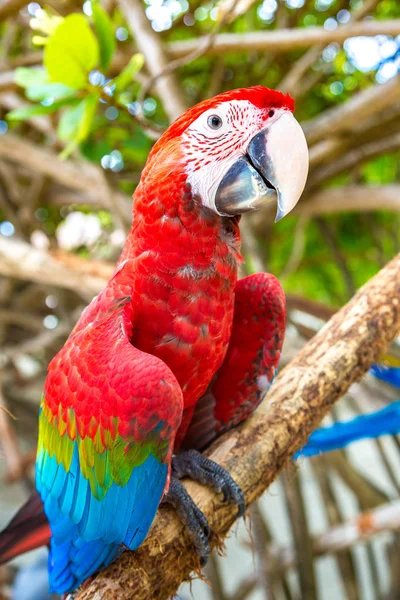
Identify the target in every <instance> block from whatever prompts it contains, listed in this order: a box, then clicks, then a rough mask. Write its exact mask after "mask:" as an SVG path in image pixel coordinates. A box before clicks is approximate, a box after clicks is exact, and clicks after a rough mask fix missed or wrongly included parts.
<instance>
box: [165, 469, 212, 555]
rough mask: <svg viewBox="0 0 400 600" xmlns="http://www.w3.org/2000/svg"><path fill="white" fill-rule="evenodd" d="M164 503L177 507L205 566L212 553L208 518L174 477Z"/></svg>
mask: <svg viewBox="0 0 400 600" xmlns="http://www.w3.org/2000/svg"><path fill="white" fill-rule="evenodd" d="M163 502H165V503H167V504H172V505H173V506H174V507H175V509H176V511H177V513H178V515H179V517H180V519H181V521H182V522H183V523H184V524H185V525H186V527H187V528H188V530H189V533H190V535H191V537H192V540H193V543H194V546H195V548H196V552H197V554H198V555H199V557H200V564H201V566H204V564H206V562H207V559H208V555H209V554H210V552H211V548H210V544H209V543H208V538H209V536H210V533H211V531H210V528H209V526H208V521H207V518H206V517H205V515H204V514H203V513H202V512H201V510H200V509H199V508H198V507H197V506H196V505H195V503H194V502H193V500H192V499H191V497H190V496H189V494H188V493H187V491H186V488H185V487H184V485H183V484H182V483H181V482H180V481H179V479H177V478H176V477H174V476H172V477H171V484H170V487H169V491H168V494H167V495H166V496H165V497H164V499H163ZM204 561H205V562H204Z"/></svg>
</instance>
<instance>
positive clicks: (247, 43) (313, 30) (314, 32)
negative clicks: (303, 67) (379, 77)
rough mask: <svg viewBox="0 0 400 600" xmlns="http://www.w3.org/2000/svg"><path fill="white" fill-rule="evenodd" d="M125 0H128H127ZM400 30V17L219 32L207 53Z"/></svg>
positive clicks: (189, 46) (288, 47)
mask: <svg viewBox="0 0 400 600" xmlns="http://www.w3.org/2000/svg"><path fill="white" fill-rule="evenodd" d="M124 1H126V0H124ZM399 33H400V19H393V20H390V21H389V20H388V21H362V22H361V23H354V24H353V25H349V26H348V27H338V28H337V29H335V31H326V29H324V28H323V27H305V28H298V29H294V28H293V29H279V30H274V31H251V32H248V33H220V34H219V35H218V36H217V37H216V38H215V41H214V44H213V46H212V47H210V48H208V49H207V53H208V54H225V52H232V51H235V50H236V51H241V52H242V51H243V50H274V51H276V52H280V53H282V52H289V51H292V50H295V49H296V48H309V47H310V46H315V45H319V44H323V45H327V44H330V43H331V42H338V43H342V42H344V41H345V40H347V38H349V37H354V36H359V35H366V36H369V35H371V36H372V35H380V34H384V35H393V36H396V35H398V34H399ZM202 44H205V38H204V37H198V38H193V39H190V40H181V41H179V42H171V43H169V44H167V45H166V50H167V51H168V54H169V55H170V56H172V57H173V58H176V57H179V56H184V55H185V54H189V52H193V50H195V49H196V48H198V47H199V45H202Z"/></svg>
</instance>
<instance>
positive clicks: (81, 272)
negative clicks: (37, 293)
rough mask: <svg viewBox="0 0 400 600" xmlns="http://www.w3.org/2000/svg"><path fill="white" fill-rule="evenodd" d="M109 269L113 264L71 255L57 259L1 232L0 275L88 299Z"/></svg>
mask: <svg viewBox="0 0 400 600" xmlns="http://www.w3.org/2000/svg"><path fill="white" fill-rule="evenodd" d="M96 269H97V271H96ZM112 270H113V267H112V265H107V264H105V263H100V262H99V263H98V264H97V263H93V262H88V261H85V260H82V259H79V258H78V257H77V256H73V255H71V257H70V258H69V260H66V259H65V258H64V260H62V259H61V260H60V258H58V259H57V258H54V257H53V256H52V255H51V254H48V253H47V252H43V251H41V250H37V249H36V248H34V247H33V246H30V245H29V244H27V243H26V242H22V241H19V240H10V239H7V238H4V237H3V236H0V275H5V276H6V277H15V278H17V279H24V280H28V281H35V282H36V283H42V284H46V285H54V286H57V287H62V288H66V289H69V290H73V291H74V292H76V293H77V294H79V295H80V296H82V297H83V298H84V299H85V300H91V299H92V298H93V296H94V295H95V294H98V292H99V291H100V290H101V289H102V288H103V287H104V285H105V283H106V281H107V279H108V277H109V276H110V275H111V273H112Z"/></svg>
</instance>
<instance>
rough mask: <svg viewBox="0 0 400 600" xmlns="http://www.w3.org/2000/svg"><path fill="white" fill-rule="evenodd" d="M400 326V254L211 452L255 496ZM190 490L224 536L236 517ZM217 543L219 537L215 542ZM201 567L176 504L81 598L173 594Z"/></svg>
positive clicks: (157, 598)
mask: <svg viewBox="0 0 400 600" xmlns="http://www.w3.org/2000/svg"><path fill="white" fill-rule="evenodd" d="M399 329H400V255H398V256H397V257H396V258H395V259H393V260H392V261H391V262H390V263H389V264H388V265H387V266H386V267H385V268H384V269H382V271H380V273H378V275H376V277H374V278H373V279H372V280H371V281H370V282H369V283H368V284H367V285H365V286H364V287H363V288H362V289H361V290H360V291H359V292H358V293H357V294H356V296H354V298H353V299H352V300H351V301H350V302H349V303H348V304H347V305H346V306H345V307H344V308H343V309H342V310H340V311H339V312H338V313H337V314H336V315H335V316H334V317H333V318H332V319H331V320H330V321H329V322H328V323H327V325H325V327H323V329H322V330H321V331H320V332H319V333H318V334H317V335H316V336H315V337H314V338H313V339H312V340H310V341H309V342H308V344H307V345H306V346H305V347H304V348H303V349H302V350H301V351H300V353H299V354H298V355H297V356H296V358H294V360H293V361H292V362H291V363H290V364H289V365H288V366H287V367H286V368H285V369H284V370H283V371H282V372H281V373H280V374H279V375H278V377H277V379H276V381H275V383H274V386H273V388H272V389H271V391H270V393H269V395H268V399H267V401H264V402H263V403H262V404H261V406H260V407H259V408H258V410H257V412H256V414H255V415H254V417H252V418H251V419H249V420H248V421H247V422H246V423H244V424H243V425H242V426H240V427H238V428H237V429H235V430H233V431H231V432H230V433H228V434H227V435H225V436H223V437H222V438H221V439H220V440H219V441H217V442H216V443H215V444H213V446H212V448H211V449H210V451H208V452H207V454H208V455H210V456H211V457H212V458H213V459H214V460H216V461H218V463H220V464H221V465H222V466H223V467H225V468H227V469H228V470H229V471H230V473H231V475H232V476H233V478H234V479H235V481H236V482H237V483H238V484H239V485H240V486H241V487H242V489H243V492H244V494H245V497H246V502H247V504H250V503H252V502H254V500H256V499H257V498H258V497H259V496H260V495H261V494H262V493H263V492H264V491H265V489H266V488H267V487H268V485H269V484H270V483H271V482H272V480H273V479H274V478H275V477H276V476H277V474H278V473H279V472H280V470H281V469H282V468H283V466H284V465H285V464H286V463H287V461H288V460H289V459H290V458H291V457H292V456H293V454H294V453H295V451H296V450H298V449H299V448H301V447H302V445H303V444H304V442H305V441H306V439H307V437H308V435H309V434H310V433H311V431H312V430H313V429H314V428H315V427H316V426H317V425H318V423H319V422H320V421H321V419H322V417H323V416H324V415H325V414H326V413H327V412H328V411H329V410H330V408H331V406H332V404H333V403H334V402H335V401H336V400H337V399H338V398H340V397H341V396H342V395H343V394H344V393H345V392H346V390H347V389H348V388H349V386H350V384H351V383H352V382H354V381H356V380H358V379H360V378H361V376H362V375H363V374H364V373H365V372H366V371H367V369H368V368H369V366H370V365H371V363H372V362H374V361H375V360H376V359H377V357H378V356H379V355H380V353H381V352H382V351H383V350H384V349H385V348H386V347H387V345H388V343H389V342H390V341H391V340H392V339H393V338H394V337H395V335H396V334H397V332H398V331H399ZM187 488H188V491H189V493H190V494H191V495H192V497H193V499H194V501H195V502H196V504H198V505H199V507H200V508H201V510H203V511H204V513H205V514H206V516H207V518H208V520H209V524H210V526H211V528H212V530H213V531H214V532H215V534H216V536H218V537H219V538H220V537H222V536H224V535H226V533H227V532H228V530H229V528H230V527H231V525H232V523H233V522H234V520H235V518H236V512H237V509H236V507H233V506H231V505H227V504H226V503H224V502H223V501H222V499H221V498H219V497H217V496H216V495H215V494H213V493H212V492H211V491H210V490H209V489H207V488H204V487H202V486H200V485H198V484H196V483H194V482H189V483H188V484H187ZM213 545H214V546H215V545H216V539H214V540H213ZM196 568H198V559H197V558H196V556H195V553H194V549H193V545H192V543H191V541H190V538H189V537H188V535H187V533H186V531H185V529H184V527H183V525H182V524H181V523H180V522H179V520H178V518H177V516H176V515H175V513H174V511H173V510H172V509H169V508H168V507H163V508H161V509H160V510H159V511H158V515H157V518H156V520H155V522H154V524H153V526H152V530H151V533H150V535H149V537H148V538H147V540H146V541H145V543H144V544H143V545H142V546H141V547H140V548H139V549H138V550H137V551H136V552H125V553H124V554H123V555H122V556H121V557H120V559H119V560H118V561H117V562H116V563H114V564H113V565H111V566H110V567H109V568H108V569H106V570H105V571H104V572H103V573H100V574H99V575H98V576H97V577H96V578H95V579H94V580H93V582H91V583H90V584H89V585H88V586H87V587H85V589H84V590H81V591H80V592H78V594H77V596H76V600H93V599H94V598H96V600H100V599H101V600H111V599H112V598H116V597H118V598H119V599H120V600H128V599H130V598H132V597H133V594H134V597H135V599H136V600H145V599H146V600H147V599H148V598H152V599H153V600H167V598H169V597H170V596H171V595H173V594H174V593H175V592H176V590H177V588H178V587H179V584H180V583H181V582H182V581H183V580H185V579H187V578H188V577H189V576H190V573H191V572H192V571H193V570H194V569H196Z"/></svg>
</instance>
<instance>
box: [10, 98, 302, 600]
mask: <svg viewBox="0 0 400 600" xmlns="http://www.w3.org/2000/svg"><path fill="white" fill-rule="evenodd" d="M293 108H294V107H293V101H292V99H291V98H290V97H289V96H287V95H284V94H282V93H279V92H276V91H273V90H269V89H266V88H264V87H261V86H258V87H253V88H248V89H238V90H233V91H230V92H226V93H223V94H220V95H218V96H216V97H215V98H212V99H209V100H205V101H204V102H201V103H200V104H197V105H196V106H194V107H193V108H191V109H190V110H188V111H187V112H186V113H185V114H183V115H182V116H181V117H179V118H178V119H177V120H176V121H175V122H174V123H173V124H172V125H171V126H170V127H169V129H168V130H167V131H166V132H165V133H164V135H163V136H162V137H161V138H160V140H159V141H158V142H157V143H156V144H155V145H154V147H153V149H152V151H151V153H150V155H149V158H148V161H147V164H146V166H145V168H144V170H143V173H142V177H141V180H140V183H139V185H138V187H137V189H136V191H135V194H134V199H133V213H134V219H133V225H132V229H131V232H130V234H129V236H128V238H127V241H126V244H125V247H124V249H123V252H122V255H121V258H120V260H119V262H118V265H117V267H116V269H115V272H114V274H113V275H112V277H111V279H110V281H109V282H108V284H107V286H106V287H105V289H104V290H103V291H102V292H101V293H100V294H99V296H97V297H96V298H95V299H94V300H93V301H92V302H91V304H90V305H89V306H88V307H87V308H86V310H85V311H84V312H83V314H82V316H81V318H80V320H79V322H78V323H77V325H76V327H75V328H74V330H73V331H72V333H71V335H70V337H69V338H68V340H67V342H66V343H65V346H64V347H63V348H62V349H61V351H60V352H59V353H58V354H57V355H56V356H55V358H54V359H53V360H52V361H51V363H50V365H49V371H48V375H47V379H46V382H45V386H44V393H43V398H42V402H41V406H40V417H39V443H38V454H37V464H36V485H37V492H38V493H37V494H36V495H35V496H33V497H32V498H31V499H30V500H29V501H28V502H27V504H26V505H25V506H24V507H23V508H22V509H21V510H20V512H19V513H18V514H17V516H16V517H15V518H14V520H13V521H12V522H11V523H10V525H9V526H8V528H7V529H6V530H5V531H4V532H3V533H2V534H0V562H4V561H5V560H8V559H10V558H12V557H14V556H16V555H17V554H20V553H21V552H24V551H26V550H28V549H32V548H33V547H36V546H38V545H41V544H46V543H49V544H50V556H49V578H50V587H51V590H53V591H55V592H58V593H65V592H69V591H72V590H74V589H76V588H77V587H78V586H79V585H80V584H81V583H82V582H83V581H84V580H85V579H87V578H88V577H89V576H90V575H92V574H93V573H95V572H96V571H98V570H99V569H102V568H104V567H105V566H107V565H108V564H110V562H112V561H113V560H114V559H115V557H116V556H118V554H119V553H120V552H121V551H122V550H123V549H124V548H129V549H131V550H134V549H135V548H137V547H138V546H139V545H140V544H141V543H142V541H143V540H144V538H145V537H146V535H147V532H148V530H149V527H150V525H151V523H152V521H153V519H154V516H155V513H156V510H157V507H158V506H159V504H160V501H161V500H162V499H164V501H166V502H170V503H172V504H173V505H174V506H176V508H177V510H178V513H179V515H180V516H181V518H182V519H183V520H184V521H185V523H186V525H187V526H188V527H189V529H190V531H191V534H192V537H193V540H194V544H195V547H196V550H197V552H198V554H199V556H200V557H201V558H202V560H203V562H204V560H205V559H206V557H207V555H208V553H209V551H210V548H209V544H208V535H209V529H208V525H207V521H206V518H205V516H204V515H203V514H202V513H201V512H200V510H199V509H198V508H197V507H196V506H195V504H194V502H193V501H192V499H191V498H190V496H189V495H188V493H187V492H186V490H185V488H184V487H183V485H182V484H181V482H180V478H181V477H183V476H185V475H188V476H190V477H192V478H194V479H197V480H198V481H200V482H202V483H204V484H208V485H210V486H212V487H213V488H214V489H215V490H216V491H222V492H223V493H224V495H225V498H226V499H227V500H230V501H232V502H235V503H236V504H237V505H238V507H239V514H242V513H243V511H244V500H243V494H242V492H241V490H240V489H239V487H238V486H237V485H236V484H235V482H234V481H233V480H232V478H231V477H230V476H229V474H228V473H227V472H226V471H225V470H223V469H222V468H221V467H219V466H218V465H217V464H216V463H214V462H213V461H211V460H209V459H207V458H205V457H203V456H202V455H201V454H200V453H199V451H198V450H201V449H202V448H203V447H204V446H205V445H206V444H208V443H210V442H211V441H212V440H213V439H214V438H215V437H216V436H217V435H218V434H220V433H221V432H223V431H226V430H227V429H229V428H230V427H233V426H234V425H236V424H237V423H239V422H240V421H242V420H243V419H244V418H246V417H247V416H248V415H249V414H250V413H251V412H252V411H253V410H254V409H255V408H256V406H257V405H258V403H259V401H260V399H261V397H262V395H263V393H264V392H265V391H266V390H267V389H268V387H269V385H270V384H271V382H272V379H273V377H274V373H275V371H276V368H277V366H278V362H279V356H280V351H281V347H282V342H283V337H284V331H285V313H286V310H285V299H284V294H283V291H282V289H281V286H280V284H279V282H278V281H277V279H275V277H273V276H272V275H268V274H265V273H259V274H257V275H251V276H249V277H246V278H244V279H241V280H239V281H237V271H238V265H239V263H240V261H241V260H242V258H241V255H240V251H239V246H240V233H239V226H238V223H239V218H240V215H241V214H242V213H245V212H248V211H251V210H254V209H256V208H257V207H259V206H261V205H263V204H265V203H270V202H275V201H276V198H277V201H278V213H277V219H280V218H281V217H283V216H284V215H285V214H286V213H287V212H289V211H290V210H291V209H292V208H293V207H294V206H295V204H296V202H297V201H298V199H299V197H300V195H301V193H302V191H303V188H304V185H305V181H306V177H307V170H308V152H307V145H306V142H305V138H304V134H303V132H302V129H301V127H300V126H299V124H298V123H297V121H296V120H295V118H294V117H293V114H292V113H293Z"/></svg>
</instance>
